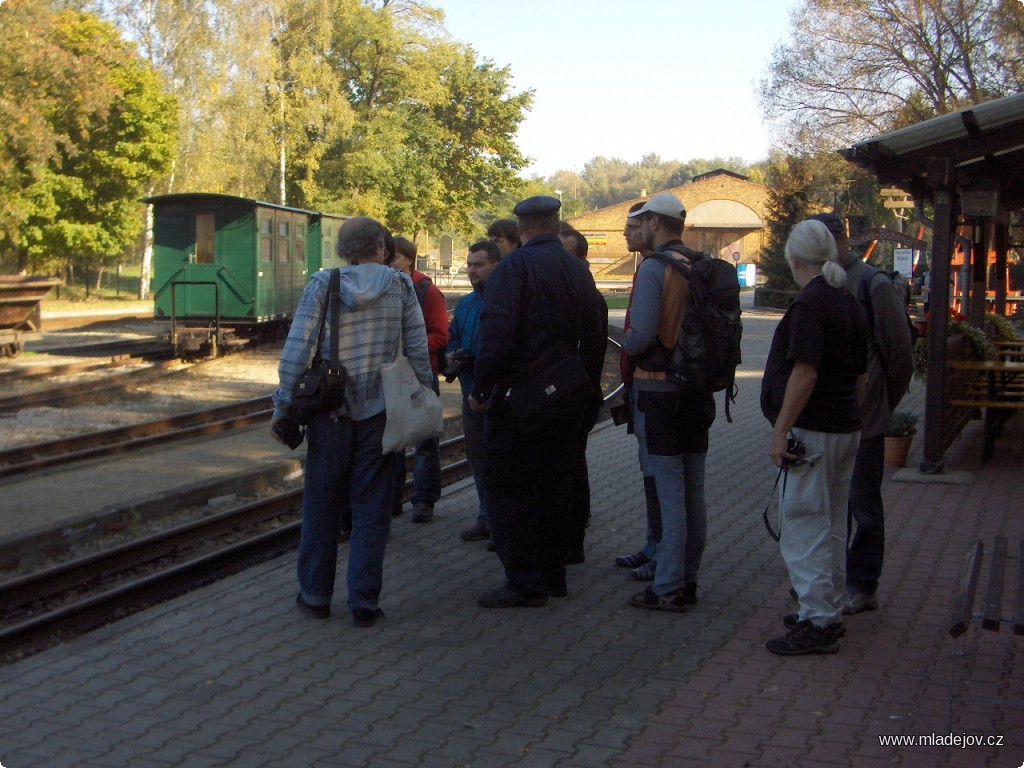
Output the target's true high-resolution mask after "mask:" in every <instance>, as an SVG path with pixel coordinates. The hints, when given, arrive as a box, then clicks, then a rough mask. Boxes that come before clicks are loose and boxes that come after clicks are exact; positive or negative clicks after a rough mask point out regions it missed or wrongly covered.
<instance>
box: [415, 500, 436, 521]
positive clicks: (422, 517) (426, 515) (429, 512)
mask: <svg viewBox="0 0 1024 768" xmlns="http://www.w3.org/2000/svg"><path fill="white" fill-rule="evenodd" d="M433 519H434V505H433V504H424V503H423V502H420V503H418V504H414V505H413V508H412V521H413V522H414V523H429V522H430V521H431V520H433Z"/></svg>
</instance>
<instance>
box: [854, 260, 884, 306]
mask: <svg viewBox="0 0 1024 768" xmlns="http://www.w3.org/2000/svg"><path fill="white" fill-rule="evenodd" d="M880 274H882V270H880V269H879V268H878V267H872V266H871V265H870V264H865V265H864V273H863V274H862V275H861V276H860V284H859V285H858V286H857V300H858V301H859V302H860V303H861V304H863V305H864V306H865V307H870V306H871V281H872V280H874V279H875V276H876V275H880Z"/></svg>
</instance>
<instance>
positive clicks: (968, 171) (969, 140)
mask: <svg viewBox="0 0 1024 768" xmlns="http://www.w3.org/2000/svg"><path fill="white" fill-rule="evenodd" d="M839 154H841V155H842V156H843V157H844V158H846V159H847V160H849V161H850V162H851V163H854V164H856V165H858V166H860V167H862V168H865V169H866V170H869V171H871V172H872V173H874V174H875V175H876V176H877V177H878V180H879V181H880V182H881V183H882V184H884V185H890V186H892V187H895V188H899V189H902V190H904V191H905V192H906V193H907V194H909V195H910V196H911V197H913V199H914V200H915V201H916V202H918V203H923V202H930V203H931V204H932V205H933V207H934V211H935V213H934V230H933V233H932V235H933V238H932V255H931V259H930V263H929V269H930V270H931V281H930V282H931V299H930V305H931V311H930V319H929V330H928V378H927V381H926V393H925V414H924V459H923V461H922V463H921V466H920V470H921V471H922V472H925V473H941V472H942V470H943V460H944V455H945V450H946V447H947V445H948V444H949V442H950V441H951V439H952V438H951V436H950V434H949V432H951V431H953V429H955V425H949V426H950V427H951V428H950V429H948V430H947V425H946V424H945V423H944V419H945V418H946V417H945V414H946V332H947V328H948V320H949V318H948V315H947V313H946V312H945V308H946V307H948V306H949V298H950V297H949V272H950V261H951V259H952V254H953V243H954V238H955V231H956V228H957V226H958V225H959V223H960V212H961V210H960V209H961V200H962V198H966V199H968V200H971V201H972V202H973V201H975V200H976V199H977V197H976V196H977V195H979V194H980V193H984V192H986V191H995V193H996V194H997V197H993V198H991V199H992V200H993V201H995V204H994V205H993V210H991V211H989V212H986V213H984V214H982V215H978V214H974V217H975V219H974V220H975V221H977V222H978V225H979V227H983V228H984V231H986V232H991V225H992V222H993V220H994V221H995V222H996V229H995V247H996V252H997V254H998V253H999V251H1000V250H1003V251H1005V246H1002V245H1001V242H1005V233H1003V231H1002V230H1001V227H1004V226H1005V224H1003V222H1006V221H1007V217H1008V216H1009V215H1014V216H1016V217H1017V220H1018V221H1024V93H1016V94H1013V95H1011V96H1005V97H1003V98H1001V99H994V100H993V101H989V102H985V103H983V104H977V105H975V106H973V107H969V108H967V109H963V110H960V111H959V112H952V113H950V114H947V115H940V116H939V117H935V118H932V119H931V120H926V121H924V122H922V123H917V124H915V125H911V126H908V127H906V128H901V129H899V130H897V131H893V132H891V133H887V134H882V135H880V136H875V137H874V138H871V139H867V140H866V141H862V142H860V143H858V144H854V145H853V146H852V147H849V148H847V149H842V150H840V151H839ZM977 228H978V227H976V229H977ZM990 237H991V235H985V236H982V237H980V238H979V237H978V235H977V234H975V237H974V239H975V243H976V244H977V242H978V240H980V241H981V242H982V244H983V248H984V249H985V250H987V245H984V244H987V242H988V241H989V239H990ZM997 258H998V256H997ZM985 262H986V258H985V252H984V251H983V253H982V254H981V264H980V265H979V270H980V269H987V265H985ZM1003 264H1005V261H1003ZM1003 269H1005V267H1003ZM979 275H980V273H978V272H976V273H974V276H973V277H974V278H976V277H978V276H979ZM998 280H999V278H997V280H996V284H995V288H996V291H997V292H998V291H999V282H998ZM985 288H986V286H985V283H984V281H981V282H980V286H979V285H977V281H976V280H975V279H972V277H971V276H969V279H968V280H967V285H965V286H964V290H965V291H968V292H971V293H973V296H969V299H970V302H969V303H972V304H974V305H975V306H978V307H980V311H981V312H982V313H983V311H984V309H983V308H984V304H985ZM1003 290H1004V291H1005V287H1004V288H1003ZM997 306H998V305H997Z"/></svg>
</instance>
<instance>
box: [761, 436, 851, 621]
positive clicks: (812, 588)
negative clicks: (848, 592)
mask: <svg viewBox="0 0 1024 768" xmlns="http://www.w3.org/2000/svg"><path fill="white" fill-rule="evenodd" d="M792 433H793V435H794V436H795V437H796V438H797V440H799V441H800V442H802V443H803V444H804V445H805V446H806V447H807V454H806V456H805V457H804V459H805V460H806V463H804V464H801V465H799V466H794V467H790V468H789V470H788V472H787V476H786V477H785V478H784V479H785V487H784V489H783V494H782V500H781V502H780V508H779V520H780V526H781V540H780V541H779V548H780V550H781V552H782V559H783V560H785V562H786V568H787V569H788V570H789V579H790V582H791V583H792V585H793V589H794V590H795V591H796V594H797V598H798V599H799V601H800V614H799V616H800V620H801V621H805V620H808V619H809V620H810V621H811V622H812V623H813V624H814V625H815V626H819V627H824V626H826V625H828V624H831V623H833V622H837V621H840V620H841V619H842V605H841V600H842V597H843V593H844V591H845V589H846V515H847V502H848V500H849V498H850V477H851V475H852V474H853V464H854V460H855V459H856V458H857V446H858V445H859V444H860V431H859V430H858V431H857V432H849V433H844V434H835V433H830V432H812V431H811V430H808V429H793V431H792Z"/></svg>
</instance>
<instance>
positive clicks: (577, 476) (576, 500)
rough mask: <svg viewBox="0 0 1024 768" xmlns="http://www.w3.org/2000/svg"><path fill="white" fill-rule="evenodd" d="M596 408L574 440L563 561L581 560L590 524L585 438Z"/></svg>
mask: <svg viewBox="0 0 1024 768" xmlns="http://www.w3.org/2000/svg"><path fill="white" fill-rule="evenodd" d="M597 415H598V410H597V409H594V411H593V413H592V414H590V415H589V416H588V417H587V419H586V420H585V421H584V423H583V425H582V428H581V429H580V432H579V434H578V435H577V440H576V465H575V466H576V468H575V471H574V472H573V478H572V484H573V488H572V494H571V496H570V500H569V509H568V513H569V519H568V530H567V536H568V539H567V544H566V551H565V561H566V562H567V563H580V562H583V557H584V550H583V540H584V538H585V537H586V535H587V526H588V525H589V524H590V471H589V470H588V468H587V438H589V437H590V430H592V429H593V428H594V424H596V423H597Z"/></svg>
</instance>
